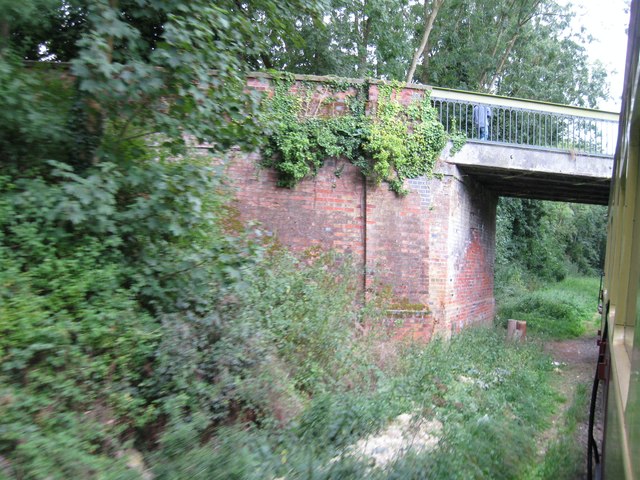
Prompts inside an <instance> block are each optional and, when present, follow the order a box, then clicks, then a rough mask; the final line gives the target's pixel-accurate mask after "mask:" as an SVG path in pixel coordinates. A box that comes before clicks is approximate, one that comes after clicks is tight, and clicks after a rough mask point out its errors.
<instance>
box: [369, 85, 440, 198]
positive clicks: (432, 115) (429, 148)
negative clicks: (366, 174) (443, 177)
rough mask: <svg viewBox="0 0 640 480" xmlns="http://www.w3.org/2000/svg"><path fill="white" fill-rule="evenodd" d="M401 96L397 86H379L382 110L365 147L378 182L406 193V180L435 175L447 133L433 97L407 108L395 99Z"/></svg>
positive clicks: (379, 99) (378, 109) (400, 192)
mask: <svg viewBox="0 0 640 480" xmlns="http://www.w3.org/2000/svg"><path fill="white" fill-rule="evenodd" d="M398 93H399V89H398V86H397V85H380V86H379V96H378V108H377V111H376V115H375V117H374V119H373V121H372V124H371V128H370V132H369V136H368V138H367V139H366V143H365V146H364V148H365V150H366V151H367V152H368V153H369V154H370V155H371V158H372V163H373V166H372V173H373V178H374V180H375V181H377V182H379V181H381V180H384V181H386V182H388V183H389V188H390V189H391V190H392V191H394V192H396V193H397V194H405V193H406V190H405V189H404V185H403V184H404V180H405V179H407V178H416V177H419V176H423V175H426V176H431V175H432V173H433V168H434V166H435V163H436V161H437V159H438V155H440V152H442V150H443V149H444V147H445V145H446V142H447V134H446V133H445V130H444V127H443V126H442V124H441V123H440V122H439V121H438V118H437V112H436V110H435V108H433V107H432V106H431V99H430V97H429V95H425V96H424V97H423V98H422V99H421V100H420V101H416V102H413V103H411V104H410V105H409V106H408V107H404V106H403V105H402V104H401V103H400V101H399V100H398V99H397V98H395V97H396V96H397V95H398Z"/></svg>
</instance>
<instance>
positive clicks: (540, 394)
mask: <svg viewBox="0 0 640 480" xmlns="http://www.w3.org/2000/svg"><path fill="white" fill-rule="evenodd" d="M541 350H542V349H540V348H539V345H537V344H536V343H533V342H532V343H524V344H518V345H515V344H510V343H506V342H505V341H504V334H503V332H501V331H500V330H498V329H493V328H474V329H469V330H467V331H464V332H462V333H461V334H459V335H458V336H456V337H454V338H453V339H452V340H451V341H441V340H435V341H433V342H432V343H430V344H429V345H427V346H426V347H425V346H415V345H414V346H409V347H406V348H405V349H404V350H402V352H401V353H402V355H401V357H400V358H401V360H400V365H396V366H395V368H394V371H393V374H390V373H388V372H387V371H385V370H384V369H378V370H377V369H375V368H374V366H373V365H370V373H371V374H372V375H374V376H375V378H372V379H371V380H372V381H370V382H365V383H360V384H354V385H351V386H349V387H346V388H343V389H340V390H333V391H326V392H324V393H319V394H316V395H315V396H313V398H311V399H310V400H309V402H308V403H307V404H306V405H305V407H304V409H303V411H302V412H301V413H300V414H299V415H297V416H296V417H295V418H294V419H293V420H292V421H291V422H290V423H289V424H288V425H286V426H284V427H282V426H279V427H276V426H273V425H262V426H259V425H252V426H250V425H247V424H245V425H236V426H233V427H231V428H227V429H224V430H220V431H218V432H217V433H216V435H215V436H214V437H213V438H212V439H211V440H210V441H208V442H206V443H204V444H203V443H202V437H201V436H198V435H194V431H197V429H194V430H193V431H191V430H190V429H189V428H187V426H186V424H185V423H181V424H180V425H179V426H178V427H179V429H178V430H175V431H171V430H169V433H168V434H166V435H165V436H164V437H163V442H162V448H161V450H160V451H159V452H157V454H156V455H155V456H154V457H153V463H154V465H155V467H154V471H155V473H156V475H157V477H158V478H238V479H245V478H246V479H253V478H287V479H330V478H332V479H333V478H342V479H361V478H371V479H378V478H379V479H383V478H384V479H393V478H396V479H411V478H416V479H417V478H434V479H449V478H452V479H453V478H469V479H473V478H492V479H502V478H504V479H507V478H521V477H522V475H524V474H525V473H526V472H527V471H529V470H530V469H531V467H532V465H533V463H534V461H535V454H536V445H535V435H536V433H537V432H539V431H541V430H542V429H544V428H545V427H546V426H547V419H548V418H549V416H550V415H551V413H552V411H553V410H554V408H555V405H556V402H557V400H558V399H557V397H556V395H555V394H554V392H553V391H552V389H551V388H550V386H549V372H550V368H551V363H550V361H549V358H548V357H547V356H545V355H544V354H543V353H542V352H541ZM401 413H409V414H411V415H412V416H413V417H414V419H416V421H420V420H425V421H437V422H439V423H440V424H441V425H442V428H441V430H440V431H439V432H438V433H437V435H438V437H439V440H438V443H437V446H436V447H435V449H433V450H431V451H428V452H418V451H413V452H412V451H409V452H408V453H406V454H403V455H397V457H395V458H394V459H393V460H392V461H391V462H390V463H388V464H387V465H385V466H380V465H378V466H375V465H374V464H373V463H372V460H371V459H370V458H367V457H366V456H363V455H361V454H356V453H354V449H353V445H354V444H355V443H356V442H357V440H359V439H363V438H365V437H367V436H369V435H372V434H373V435H375V434H376V432H379V431H380V430H382V429H384V428H385V426H386V425H388V424H389V422H391V421H392V420H393V419H394V418H395V417H397V416H398V415H399V414H401ZM207 475H209V476H207Z"/></svg>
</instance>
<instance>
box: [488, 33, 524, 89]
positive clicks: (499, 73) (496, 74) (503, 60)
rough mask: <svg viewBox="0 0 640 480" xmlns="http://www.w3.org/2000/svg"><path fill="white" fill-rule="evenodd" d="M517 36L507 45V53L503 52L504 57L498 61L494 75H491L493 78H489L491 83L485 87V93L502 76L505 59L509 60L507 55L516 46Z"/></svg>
mask: <svg viewBox="0 0 640 480" xmlns="http://www.w3.org/2000/svg"><path fill="white" fill-rule="evenodd" d="M519 36H520V35H518V34H516V35H514V36H513V37H512V38H511V42H510V43H509V46H508V47H507V51H506V52H504V55H502V58H501V59H500V64H499V65H498V68H497V69H496V73H494V74H493V77H491V82H490V83H489V84H488V85H487V91H490V90H491V88H492V87H493V85H494V84H495V83H496V81H497V80H498V78H499V77H500V75H502V72H503V70H504V65H505V63H506V62H507V58H509V55H510V54H511V50H513V46H514V45H515V44H516V41H517V40H518V37H519Z"/></svg>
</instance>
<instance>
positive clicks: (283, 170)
mask: <svg viewBox="0 0 640 480" xmlns="http://www.w3.org/2000/svg"><path fill="white" fill-rule="evenodd" d="M291 85H292V81H290V80H288V81H282V80H277V81H276V83H275V90H274V95H273V97H271V98H270V99H267V100H266V101H265V105H264V108H263V115H262V122H263V124H264V125H265V127H266V128H267V129H268V130H269V131H270V132H271V134H270V136H269V138H268V142H267V143H266V145H265V146H264V148H263V165H264V166H267V167H273V168H275V169H276V171H277V172H278V174H279V179H280V180H279V184H280V186H284V187H289V188H292V187H294V186H295V185H296V184H297V183H298V182H300V181H301V180H302V179H303V178H305V177H308V176H309V175H315V174H316V173H317V171H318V169H319V168H320V167H321V166H322V165H323V163H324V161H325V159H327V158H330V157H340V156H341V157H345V158H347V159H348V160H350V161H351V162H353V163H362V162H363V160H362V147H361V144H362V137H363V135H365V130H366V128H367V125H366V123H365V122H364V119H363V113H364V107H363V103H362V102H363V99H362V98H361V97H362V86H358V87H359V88H358V87H357V88H358V95H357V96H356V98H354V99H352V100H351V103H350V112H349V113H348V114H347V115H344V116H338V117H331V118H321V117H318V116H316V114H317V112H318V110H319V109H320V108H321V107H322V106H323V100H322V99H319V100H314V98H313V96H314V91H315V90H314V89H312V88H311V86H307V87H306V91H305V92H299V93H298V94H291V93H289V89H290V87H291ZM330 87H332V88H337V86H335V85H334V86H330ZM330 87H325V88H327V90H326V91H325V92H324V94H325V98H326V99H328V98H331V97H330V95H331V91H330V90H329V88H330ZM344 87H345V86H343V88H344Z"/></svg>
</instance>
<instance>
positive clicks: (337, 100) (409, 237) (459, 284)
mask: <svg viewBox="0 0 640 480" xmlns="http://www.w3.org/2000/svg"><path fill="white" fill-rule="evenodd" d="M269 85H270V84H269V79H268V78H264V77H256V78H254V79H252V80H251V86H252V87H253V88H257V89H259V90H266V91H268V90H269V88H270V87H269ZM354 92H355V90H353V89H351V90H350V91H348V92H344V93H343V94H337V95H336V94H332V95H331V97H332V98H333V99H334V100H333V101H332V103H330V104H329V105H328V106H327V107H326V108H325V109H324V110H323V112H322V113H323V114H329V115H331V114H334V115H335V114H339V113H340V112H341V111H344V109H345V105H344V97H345V95H350V94H353V93H354ZM325 93H326V89H324V87H323V86H322V84H320V83H319V84H318V86H317V88H316V94H317V95H325ZM423 93H424V91H423V90H420V89H413V88H408V89H405V90H403V92H402V93H401V98H402V101H403V102H404V101H406V102H409V101H410V100H412V99H415V98H416V96H420V95H422V94H423ZM377 94H378V90H377V86H376V85H370V87H369V108H371V107H372V105H373V106H375V100H376V98H377ZM258 162H259V156H258V154H252V155H243V154H240V153H238V154H236V155H235V156H234V157H233V158H232V159H231V161H230V162H229V163H228V165H227V170H228V175H229V178H230V179H231V182H232V184H233V185H234V186H235V190H236V205H237V208H238V210H239V212H240V215H241V217H242V219H244V220H245V221H251V220H258V221H259V222H261V224H262V225H263V229H265V230H266V231H267V232H268V233H271V234H273V235H275V236H276V237H277V238H278V240H279V241H280V242H281V243H283V244H284V245H287V246H289V247H290V248H291V249H293V250H294V251H298V252H303V251H305V250H307V249H308V248H310V247H314V246H319V247H321V248H324V249H333V250H336V251H338V252H342V253H346V254H349V255H351V256H352V257H353V259H354V262H355V263H356V265H358V266H360V267H362V270H361V271H362V284H363V285H364V286H365V287H366V289H367V290H368V291H372V290H375V289H382V288H390V289H391V290H392V292H393V294H394V298H395V303H396V304H397V305H396V307H397V310H398V311H395V312H392V313H390V319H389V320H390V322H391V323H392V324H394V325H395V327H394V328H395V329H396V331H397V332H398V335H399V336H411V337H413V338H416V337H418V338H422V339H426V340H428V339H429V338H430V337H431V336H432V334H434V333H437V334H441V335H444V336H449V335H450V334H451V333H452V332H456V331H458V330H459V329H460V328H462V327H464V326H465V325H467V324H470V323H477V322H487V321H490V320H491V319H492V318H493V314H494V299H493V263H494V244H495V208H496V197H495V196H494V195H492V194H491V193H488V192H485V191H483V189H482V188H481V187H480V186H478V185H477V184H475V183H474V182H473V181H471V180H470V179H469V178H468V177H463V176H461V175H460V173H459V172H458V170H457V169H456V168H455V167H454V166H452V165H449V164H447V163H446V162H444V161H440V162H439V165H438V169H439V170H440V172H441V173H443V174H444V177H443V178H442V179H426V178H418V179H413V180H409V181H408V187H409V189H410V193H409V195H407V196H406V197H403V198H399V197H397V196H396V195H395V194H394V193H392V192H390V191H389V189H388V188H387V186H386V184H382V185H380V186H374V185H371V184H367V183H366V181H365V179H364V178H363V176H362V175H361V174H360V173H359V171H358V170H357V168H356V167H354V166H353V165H351V164H350V163H348V162H345V161H343V160H335V159H328V160H327V161H326V162H325V166H324V167H323V168H322V169H320V171H319V173H318V175H317V176H316V177H315V178H310V179H307V180H304V181H303V182H301V183H300V184H299V185H297V186H296V187H295V188H294V189H286V188H279V187H277V186H276V174H275V172H274V171H272V170H269V169H263V168H260V167H259V166H258ZM354 295H361V292H354ZM407 305H410V308H409V309H414V310H415V309H420V308H422V311H420V312H417V313H415V314H414V313H411V312H406V311H405V312H403V311H400V310H406V309H407V308H405V307H406V306H407ZM421 306H423V307H421Z"/></svg>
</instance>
